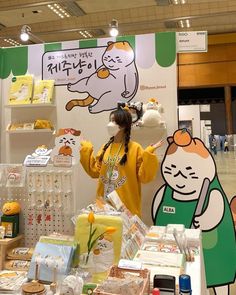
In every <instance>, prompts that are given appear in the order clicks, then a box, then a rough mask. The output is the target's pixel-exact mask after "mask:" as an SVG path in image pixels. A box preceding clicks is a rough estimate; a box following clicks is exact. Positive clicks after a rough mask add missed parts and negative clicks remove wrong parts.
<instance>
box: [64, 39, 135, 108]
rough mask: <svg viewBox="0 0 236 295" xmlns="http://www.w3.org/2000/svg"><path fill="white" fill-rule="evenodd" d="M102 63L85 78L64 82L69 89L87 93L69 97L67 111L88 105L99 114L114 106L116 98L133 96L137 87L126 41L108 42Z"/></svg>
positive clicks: (133, 57) (132, 54)
mask: <svg viewBox="0 0 236 295" xmlns="http://www.w3.org/2000/svg"><path fill="white" fill-rule="evenodd" d="M102 63H103V64H102V66H101V67H99V68H98V69H97V70H96V71H95V72H94V73H93V74H92V75H90V76H89V77H85V78H82V79H80V80H79V81H77V82H76V83H74V84H68V85H67V88H68V90H69V91H71V92H78V93H87V94H88V96H87V97H86V98H85V99H73V100H70V101H69V102H68V103H67V104H66V110H67V111H70V110H71V109H72V108H73V107H75V106H80V107H86V106H88V108H89V112H90V113H100V112H103V111H109V110H112V109H115V108H116V107H117V103H118V102H119V101H120V102H126V103H127V102H129V101H131V100H132V99H133V97H134V96H135V94H136V92H137V89H138V71H137V68H136V65H135V55H134V51H133V49H132V47H131V46H130V44H129V43H128V42H127V41H124V42H123V41H120V42H114V43H113V42H108V46H107V47H106V50H105V52H104V53H103V56H102Z"/></svg>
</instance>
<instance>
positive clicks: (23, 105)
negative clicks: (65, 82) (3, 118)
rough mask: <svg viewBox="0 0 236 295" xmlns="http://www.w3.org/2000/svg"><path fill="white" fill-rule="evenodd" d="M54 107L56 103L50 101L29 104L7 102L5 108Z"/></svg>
mask: <svg viewBox="0 0 236 295" xmlns="http://www.w3.org/2000/svg"><path fill="white" fill-rule="evenodd" d="M39 107H40V108H42V107H45V108H55V107H56V105H55V104H52V103H31V104H7V105H5V108H39Z"/></svg>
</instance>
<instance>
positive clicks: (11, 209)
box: [2, 201, 20, 215]
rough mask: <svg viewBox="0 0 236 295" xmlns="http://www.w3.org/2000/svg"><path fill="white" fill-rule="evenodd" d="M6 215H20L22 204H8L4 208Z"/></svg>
mask: <svg viewBox="0 0 236 295" xmlns="http://www.w3.org/2000/svg"><path fill="white" fill-rule="evenodd" d="M2 212H3V214H4V215H15V214H18V213H20V204H19V203H18V202H16V201H12V202H11V201H9V202H6V203H5V204H4V205H3V207H2Z"/></svg>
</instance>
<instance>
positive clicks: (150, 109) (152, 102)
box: [138, 98, 165, 127]
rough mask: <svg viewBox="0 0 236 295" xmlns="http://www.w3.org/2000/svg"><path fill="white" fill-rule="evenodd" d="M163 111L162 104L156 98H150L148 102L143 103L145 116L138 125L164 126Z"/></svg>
mask: <svg viewBox="0 0 236 295" xmlns="http://www.w3.org/2000/svg"><path fill="white" fill-rule="evenodd" d="M161 113H163V108H162V106H161V105H160V104H159V103H158V102H157V100H156V99H155V98H150V99H149V100H148V103H147V104H144V105H143V116H142V118H141V120H140V121H139V122H138V125H139V126H144V127H157V126H159V127H164V126H165V122H164V121H163V120H162V117H161Z"/></svg>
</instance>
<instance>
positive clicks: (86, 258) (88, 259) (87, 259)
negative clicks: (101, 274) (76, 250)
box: [79, 252, 94, 274]
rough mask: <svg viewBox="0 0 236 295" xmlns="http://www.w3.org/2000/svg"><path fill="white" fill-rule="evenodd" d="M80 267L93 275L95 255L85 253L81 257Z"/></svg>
mask: <svg viewBox="0 0 236 295" xmlns="http://www.w3.org/2000/svg"><path fill="white" fill-rule="evenodd" d="M79 267H81V268H82V269H84V270H85V271H88V272H90V273H91V274H92V273H93V269H94V263H93V253H92V252H91V253H89V255H88V253H83V254H81V255H80V256H79Z"/></svg>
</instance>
